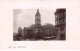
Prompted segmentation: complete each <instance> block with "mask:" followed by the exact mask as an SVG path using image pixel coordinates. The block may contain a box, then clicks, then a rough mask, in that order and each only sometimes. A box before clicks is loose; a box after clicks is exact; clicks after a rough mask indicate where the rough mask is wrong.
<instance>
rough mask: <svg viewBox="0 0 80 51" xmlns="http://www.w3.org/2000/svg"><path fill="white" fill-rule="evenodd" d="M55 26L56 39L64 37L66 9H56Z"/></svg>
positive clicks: (63, 38)
mask: <svg viewBox="0 0 80 51" xmlns="http://www.w3.org/2000/svg"><path fill="white" fill-rule="evenodd" d="M55 26H56V28H57V29H58V36H57V39H59V40H65V39H66V9H65V8H63V9H57V10H56V12H55Z"/></svg>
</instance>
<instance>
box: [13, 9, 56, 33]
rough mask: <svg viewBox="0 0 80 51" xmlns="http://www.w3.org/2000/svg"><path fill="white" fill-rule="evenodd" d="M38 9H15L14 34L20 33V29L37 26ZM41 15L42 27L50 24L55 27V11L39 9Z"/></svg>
mask: <svg viewBox="0 0 80 51" xmlns="http://www.w3.org/2000/svg"><path fill="white" fill-rule="evenodd" d="M36 12H37V9H13V32H18V28H19V27H21V28H22V29H23V28H24V27H29V26H31V25H32V24H35V14H36ZM39 12H40V14H41V25H44V24H46V23H50V24H53V25H55V15H54V12H55V9H39Z"/></svg>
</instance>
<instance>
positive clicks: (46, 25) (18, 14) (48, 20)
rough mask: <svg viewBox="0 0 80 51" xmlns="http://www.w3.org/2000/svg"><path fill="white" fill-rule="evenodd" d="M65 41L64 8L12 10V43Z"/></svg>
mask: <svg viewBox="0 0 80 51" xmlns="http://www.w3.org/2000/svg"><path fill="white" fill-rule="evenodd" d="M46 40H66V8H56V9H51V10H50V9H13V41H46Z"/></svg>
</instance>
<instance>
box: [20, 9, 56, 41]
mask: <svg viewBox="0 0 80 51" xmlns="http://www.w3.org/2000/svg"><path fill="white" fill-rule="evenodd" d="M18 35H21V38H22V39H24V40H27V39H28V40H40V39H43V40H45V39H49V38H51V39H55V38H56V37H57V32H56V27H55V26H54V25H52V24H49V23H46V24H45V25H41V14H40V12H39V9H37V12H36V14H35V24H32V25H31V26H30V27H24V29H21V28H19V29H18Z"/></svg>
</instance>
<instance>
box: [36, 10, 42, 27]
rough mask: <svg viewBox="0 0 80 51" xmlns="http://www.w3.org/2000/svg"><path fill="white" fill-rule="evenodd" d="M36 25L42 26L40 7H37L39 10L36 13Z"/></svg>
mask: <svg viewBox="0 0 80 51" xmlns="http://www.w3.org/2000/svg"><path fill="white" fill-rule="evenodd" d="M35 25H37V26H41V15H40V13H39V9H37V12H36V15H35Z"/></svg>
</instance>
